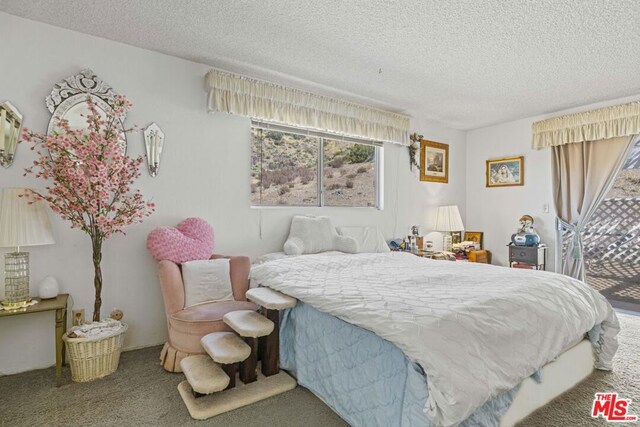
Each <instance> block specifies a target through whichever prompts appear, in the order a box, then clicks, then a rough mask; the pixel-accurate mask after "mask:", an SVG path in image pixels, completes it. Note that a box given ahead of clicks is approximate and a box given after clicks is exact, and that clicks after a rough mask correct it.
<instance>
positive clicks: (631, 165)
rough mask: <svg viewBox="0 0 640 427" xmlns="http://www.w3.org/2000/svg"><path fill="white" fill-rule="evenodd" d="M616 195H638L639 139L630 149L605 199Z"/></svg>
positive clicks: (639, 173)
mask: <svg viewBox="0 0 640 427" xmlns="http://www.w3.org/2000/svg"><path fill="white" fill-rule="evenodd" d="M616 197H640V141H638V142H637V143H636V145H635V147H633V149H632V150H631V153H630V154H629V157H628V158H627V161H626V162H625V164H624V166H623V167H622V170H621V171H620V173H619V174H618V176H617V177H616V180H615V182H614V183H613V187H612V188H611V190H609V193H608V194H607V199H612V198H616Z"/></svg>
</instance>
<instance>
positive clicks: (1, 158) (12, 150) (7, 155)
mask: <svg viewBox="0 0 640 427" xmlns="http://www.w3.org/2000/svg"><path fill="white" fill-rule="evenodd" d="M2 113H4V116H5V122H3V123H0V126H2V131H1V132H0V133H1V134H2V135H1V136H2V141H0V165H2V166H3V167H5V168H8V167H9V166H11V165H12V164H13V161H14V159H15V158H16V151H18V141H20V138H22V124H23V123H24V116H23V115H22V113H21V112H20V111H19V110H18V109H17V108H16V107H15V106H14V105H13V104H12V103H11V102H9V101H5V102H3V103H2V104H0V116H1V115H2ZM7 122H8V123H9V129H8V131H9V133H8V134H7V133H6V131H7V129H6V127H7V126H6V125H7ZM5 144H8V145H5ZM7 147H9V150H6V149H7ZM5 150H6V152H5Z"/></svg>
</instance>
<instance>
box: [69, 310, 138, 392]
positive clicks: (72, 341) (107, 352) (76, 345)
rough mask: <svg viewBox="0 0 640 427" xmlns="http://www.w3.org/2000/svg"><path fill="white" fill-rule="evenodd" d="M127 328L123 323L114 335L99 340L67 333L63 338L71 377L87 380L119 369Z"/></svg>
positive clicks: (79, 380)
mask: <svg viewBox="0 0 640 427" xmlns="http://www.w3.org/2000/svg"><path fill="white" fill-rule="evenodd" d="M127 328H128V326H127V325H126V324H125V323H123V324H122V328H121V329H120V330H119V331H117V332H115V333H114V334H113V335H111V336H107V337H103V338H100V339H97V340H87V339H86V338H69V337H68V336H67V334H65V335H64V336H63V337H62V339H63V340H64V341H65V342H66V344H67V354H68V355H69V365H70V366H71V379H72V380H73V381H76V382H87V381H93V380H96V379H98V378H103V377H106V376H107V375H110V374H113V373H114V372H115V371H116V370H117V369H118V363H119V362H120V352H121V351H122V345H123V343H124V333H125V332H126V331H127Z"/></svg>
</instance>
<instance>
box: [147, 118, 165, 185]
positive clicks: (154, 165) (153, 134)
mask: <svg viewBox="0 0 640 427" xmlns="http://www.w3.org/2000/svg"><path fill="white" fill-rule="evenodd" d="M144 145H145V148H146V151H147V164H148V165H149V174H150V175H151V176H156V175H158V170H159V169H160V156H161V155H162V147H163V145H164V132H162V129H160V126H158V125H157V124H156V123H151V124H150V125H149V126H147V127H146V129H145V130H144Z"/></svg>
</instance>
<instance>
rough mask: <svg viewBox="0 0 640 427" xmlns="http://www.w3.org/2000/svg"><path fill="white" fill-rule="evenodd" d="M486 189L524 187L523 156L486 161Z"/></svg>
mask: <svg viewBox="0 0 640 427" xmlns="http://www.w3.org/2000/svg"><path fill="white" fill-rule="evenodd" d="M486 175H487V187H511V186H514V185H524V156H519V157H507V158H504V159H494V160H487V171H486Z"/></svg>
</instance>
